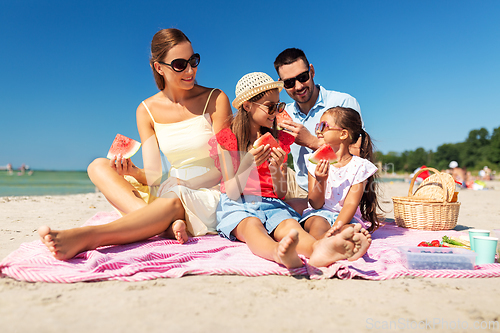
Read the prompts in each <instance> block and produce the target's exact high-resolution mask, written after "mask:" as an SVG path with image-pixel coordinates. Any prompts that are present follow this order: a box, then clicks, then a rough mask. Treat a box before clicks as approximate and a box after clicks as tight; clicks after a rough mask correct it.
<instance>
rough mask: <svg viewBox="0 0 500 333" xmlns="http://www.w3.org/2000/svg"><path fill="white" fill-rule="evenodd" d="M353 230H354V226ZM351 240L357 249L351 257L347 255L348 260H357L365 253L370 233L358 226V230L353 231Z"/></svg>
mask: <svg viewBox="0 0 500 333" xmlns="http://www.w3.org/2000/svg"><path fill="white" fill-rule="evenodd" d="M358 225H359V224H358ZM354 230H355V231H356V228H355V229H354ZM353 241H354V244H355V247H356V249H357V251H355V252H356V253H354V255H353V256H352V257H349V259H348V260H350V261H354V260H357V259H359V258H361V257H362V256H364V255H365V253H366V252H367V251H368V248H369V247H370V244H371V243H372V235H371V234H370V233H369V232H368V231H367V230H366V229H365V228H360V230H359V232H357V233H356V232H355V234H354V236H353Z"/></svg>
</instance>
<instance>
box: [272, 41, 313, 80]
mask: <svg viewBox="0 0 500 333" xmlns="http://www.w3.org/2000/svg"><path fill="white" fill-rule="evenodd" d="M299 59H302V61H304V63H305V64H306V66H307V67H308V68H309V61H308V60H307V58H306V55H305V53H304V51H302V50H301V49H297V48H294V47H292V48H288V49H286V50H284V51H283V52H281V53H280V54H278V56H277V57H276V60H274V69H276V72H277V73H278V75H279V72H278V69H279V68H280V67H281V66H283V65H289V64H291V63H294V62H296V61H297V60H299Z"/></svg>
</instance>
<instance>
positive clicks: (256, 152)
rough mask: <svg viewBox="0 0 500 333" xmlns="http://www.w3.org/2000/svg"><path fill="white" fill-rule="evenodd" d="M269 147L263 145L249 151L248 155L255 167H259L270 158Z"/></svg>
mask: <svg viewBox="0 0 500 333" xmlns="http://www.w3.org/2000/svg"><path fill="white" fill-rule="evenodd" d="M270 147H271V146H270V145H265V146H260V147H257V148H252V149H250V151H249V153H250V154H252V155H253V159H254V161H255V164H256V165H257V166H259V165H261V164H262V163H264V162H265V161H267V160H268V159H269V157H270V156H271V148H270Z"/></svg>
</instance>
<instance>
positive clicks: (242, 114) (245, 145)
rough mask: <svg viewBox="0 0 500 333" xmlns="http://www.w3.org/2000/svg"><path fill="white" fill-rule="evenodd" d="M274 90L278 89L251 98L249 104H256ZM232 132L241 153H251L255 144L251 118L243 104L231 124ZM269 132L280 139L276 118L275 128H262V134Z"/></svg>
mask: <svg viewBox="0 0 500 333" xmlns="http://www.w3.org/2000/svg"><path fill="white" fill-rule="evenodd" d="M273 90H277V89H276V88H275V89H270V90H266V91H263V92H261V93H260V94H258V95H255V96H254V97H252V98H250V99H249V100H248V102H256V101H258V100H259V99H261V98H262V97H264V96H266V95H267V94H269V93H270V92H271V91H273ZM231 130H232V132H233V133H234V135H235V136H236V139H237V140H238V150H239V151H240V153H242V154H243V153H246V152H247V151H249V150H250V149H251V148H252V145H253V142H251V141H250V116H249V115H248V112H247V111H246V110H245V109H244V108H243V104H241V106H240V107H239V108H238V112H237V113H236V116H234V120H233V122H232V124H231ZM267 132H271V134H272V136H274V137H275V138H277V137H278V129H277V126H276V118H274V123H273V128H272V129H271V130H270V129H269V128H267V127H262V126H261V127H260V134H265V133H267Z"/></svg>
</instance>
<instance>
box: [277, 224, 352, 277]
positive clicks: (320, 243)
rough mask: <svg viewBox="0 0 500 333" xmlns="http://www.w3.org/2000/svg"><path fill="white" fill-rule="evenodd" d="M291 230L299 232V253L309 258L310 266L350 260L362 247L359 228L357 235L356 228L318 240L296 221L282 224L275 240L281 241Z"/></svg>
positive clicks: (278, 228)
mask: <svg viewBox="0 0 500 333" xmlns="http://www.w3.org/2000/svg"><path fill="white" fill-rule="evenodd" d="M290 230H297V232H298V236H299V242H298V244H297V252H298V253H300V254H303V255H304V256H306V257H308V258H309V264H310V265H313V266H317V267H323V266H328V265H330V264H332V263H334V262H336V261H338V260H343V259H348V258H350V257H352V256H354V255H355V253H356V252H357V251H358V249H359V248H360V247H361V240H360V237H359V228H358V230H357V233H358V234H356V232H355V230H354V228H346V229H345V230H343V231H341V232H339V233H337V234H335V235H332V236H331V237H324V238H322V239H318V240H317V239H316V238H314V237H313V236H311V235H310V234H309V233H307V232H306V231H305V230H304V229H302V228H301V227H300V224H299V223H298V222H297V221H296V220H294V219H287V220H284V221H283V222H281V223H280V224H279V225H278V227H276V229H275V230H274V239H276V240H277V241H280V239H281V237H283V236H284V235H286V234H287V233H288V232H289V231H290Z"/></svg>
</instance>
